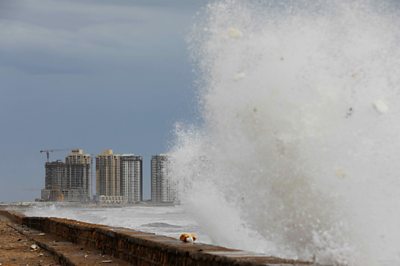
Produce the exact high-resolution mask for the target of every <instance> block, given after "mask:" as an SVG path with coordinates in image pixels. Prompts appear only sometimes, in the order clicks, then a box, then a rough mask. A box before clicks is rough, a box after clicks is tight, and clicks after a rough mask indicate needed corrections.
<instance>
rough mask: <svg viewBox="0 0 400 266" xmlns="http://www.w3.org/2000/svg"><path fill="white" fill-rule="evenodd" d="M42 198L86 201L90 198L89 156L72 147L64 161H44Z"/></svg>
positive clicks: (47, 199) (46, 199)
mask: <svg viewBox="0 0 400 266" xmlns="http://www.w3.org/2000/svg"><path fill="white" fill-rule="evenodd" d="M45 168H46V176H45V188H44V189H43V190H42V197H41V198H42V200H45V201H73V202H87V201H89V200H90V199H91V157H90V155H89V154H85V153H84V152H83V150H81V149H74V150H72V151H71V153H70V154H69V155H68V156H67V157H66V158H65V162H62V161H59V160H58V161H54V162H46V164H45Z"/></svg>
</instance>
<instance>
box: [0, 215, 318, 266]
mask: <svg viewBox="0 0 400 266" xmlns="http://www.w3.org/2000/svg"><path fill="white" fill-rule="evenodd" d="M0 215H2V216H4V217H7V218H8V219H10V220H12V221H13V222H15V223H16V224H19V225H22V226H26V227H29V228H32V229H35V230H38V231H41V232H44V233H46V234H52V235H55V236H57V237H60V238H62V239H65V240H66V241H69V242H72V243H75V244H79V245H83V246H85V247H88V248H93V249H96V250H99V251H100V252H101V253H102V254H107V255H111V256H113V257H115V258H119V259H121V260H123V261H126V262H129V263H130V264H131V265H140V266H147V265H165V266H167V265H168V266H169V265H179V266H186V265H196V266H217V265H218V266H225V265H238V266H239V265H243V266H245V265H246V266H253V265H264V266H265V265H311V263H310V262H304V261H296V260H289V259H281V258H276V257H269V256H265V255H262V254H256V253H251V252H246V251H241V250H236V249H229V248H224V247H220V246H214V245H207V244H201V243H195V244H191V243H184V242H181V241H179V240H177V239H174V238H171V237H166V236H160V235H156V234H152V233H145V232H140V231H135V230H131V229H126V228H118V227H110V226H105V225H98V224H90V223H84V222H79V221H75V220H69V219H62V218H49V217H28V216H25V215H23V214H21V213H18V212H14V211H9V210H0Z"/></svg>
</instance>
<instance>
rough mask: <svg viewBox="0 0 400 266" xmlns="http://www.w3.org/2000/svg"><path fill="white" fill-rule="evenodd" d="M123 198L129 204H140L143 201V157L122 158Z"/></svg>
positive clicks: (131, 155)
mask: <svg viewBox="0 0 400 266" xmlns="http://www.w3.org/2000/svg"><path fill="white" fill-rule="evenodd" d="M120 162H121V167H120V172H121V196H123V197H124V201H125V202H127V203H135V202H140V201H142V199H143V192H142V184H143V169H142V166H143V160H142V157H141V156H137V155H134V154H123V155H121V156H120Z"/></svg>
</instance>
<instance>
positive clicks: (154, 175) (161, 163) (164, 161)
mask: <svg viewBox="0 0 400 266" xmlns="http://www.w3.org/2000/svg"><path fill="white" fill-rule="evenodd" d="M175 200H176V189H175V185H174V184H173V182H172V180H171V178H170V177H169V175H168V156H167V155H166V154H160V155H153V156H152V157H151V201H152V202H153V203H173V202H175Z"/></svg>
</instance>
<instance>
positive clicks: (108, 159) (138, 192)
mask: <svg viewBox="0 0 400 266" xmlns="http://www.w3.org/2000/svg"><path fill="white" fill-rule="evenodd" d="M142 166H143V164H142V157H141V156H137V155H133V154H123V155H121V154H114V153H113V151H112V150H105V151H104V152H103V153H102V154H100V155H98V156H97V157H96V193H97V198H98V201H99V202H100V203H106V204H127V203H137V202H140V201H142V198H143V192H142V185H143V170H142Z"/></svg>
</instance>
